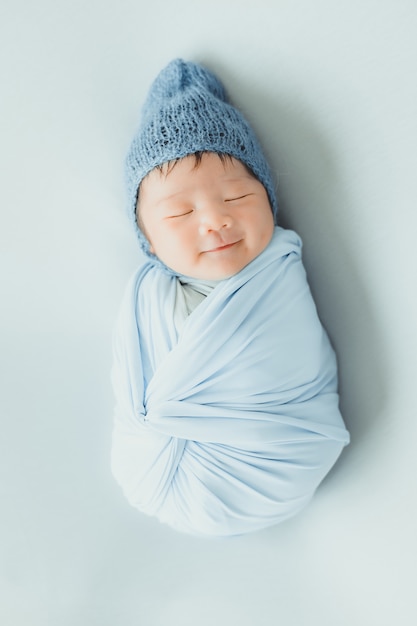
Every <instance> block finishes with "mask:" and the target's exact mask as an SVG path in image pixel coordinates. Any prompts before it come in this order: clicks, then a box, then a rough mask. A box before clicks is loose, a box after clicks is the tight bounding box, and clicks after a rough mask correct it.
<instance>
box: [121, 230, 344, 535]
mask: <svg viewBox="0 0 417 626" xmlns="http://www.w3.org/2000/svg"><path fill="white" fill-rule="evenodd" d="M176 280H177V279H176V277H175V276H170V275H168V274H166V273H164V272H161V271H160V270H159V269H158V268H155V267H154V266H153V265H152V263H151V262H149V263H146V264H145V265H144V266H142V267H141V268H140V269H139V270H138V271H137V272H136V273H135V275H134V276H133V278H132V279H131V281H130V283H129V285H128V288H127V290H126V294H125V297H124V300H123V302H122V306H121V310H120V314H119V318H118V322H117V324H116V328H115V334H114V366H113V373H112V378H113V385H114V390H115V395H116V399H117V405H116V415H115V424H114V432H113V446H112V469H113V473H114V475H115V477H116V479H117V481H118V482H119V483H120V485H121V486H122V488H123V490H124V493H125V495H126V497H127V498H128V500H129V501H130V503H131V504H132V505H133V506H135V507H137V508H138V509H140V510H141V511H143V512H144V513H147V514H149V515H155V516H157V517H158V518H159V519H160V521H162V522H165V523H167V524H169V525H171V526H172V527H174V528H176V529H177V530H180V531H184V532H189V533H193V534H208V535H234V534H241V533H246V532H250V531H254V530H257V529H260V528H262V527H266V526H269V525H271V524H275V523H277V522H279V521H281V520H284V519H286V518H288V517H290V516H292V515H294V514H295V513H297V512H298V511H299V510H300V509H302V508H303V507H304V506H305V505H306V504H307V503H308V502H309V500H310V499H311V497H312V495H313V493H314V491H315V490H316V488H317V486H318V485H319V483H320V482H321V480H322V479H323V478H324V476H325V475H326V474H327V473H328V471H329V470H330V468H331V467H332V466H333V464H334V463H335V461H336V460H337V458H338V456H339V454H340V452H341V450H342V448H343V446H344V445H346V444H347V443H348V440H349V435H348V433H347V431H346V428H345V426H344V423H343V420H342V417H341V415H340V412H339V409H338V394H337V370H336V360H335V355H334V352H333V349H332V347H331V345H330V342H329V340H328V337H327V335H326V332H325V331H324V329H323V327H322V325H321V323H320V321H319V318H318V316H317V312H316V307H315V305H314V302H313V300H312V296H311V293H310V290H309V287H308V284H307V281H306V276H305V271H304V268H303V265H302V260H301V240H300V238H299V237H298V235H296V233H294V232H293V231H289V230H284V229H282V228H280V227H276V228H275V232H274V236H273V238H272V241H271V243H270V244H269V246H268V247H267V248H266V249H265V250H264V251H263V252H262V254H260V255H259V256H258V257H257V258H256V259H254V260H253V261H252V262H251V263H250V264H249V265H247V266H246V267H245V268H244V269H243V270H242V271H241V272H239V273H238V274H236V275H235V276H233V277H231V278H229V279H226V280H223V281H221V282H220V283H219V284H218V285H217V286H216V287H215V288H214V289H213V291H212V292H211V293H210V294H209V295H208V296H207V297H206V298H205V299H204V301H203V302H202V303H201V304H199V305H198V307H197V308H196V309H195V310H194V312H193V313H192V314H191V315H190V316H189V317H188V319H187V321H186V322H185V324H184V325H183V327H182V330H181V332H180V333H179V334H178V333H177V331H176V328H175V324H174V321H173V311H174V303H175V294H176Z"/></svg>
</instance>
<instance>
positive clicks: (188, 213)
mask: <svg viewBox="0 0 417 626" xmlns="http://www.w3.org/2000/svg"><path fill="white" fill-rule="evenodd" d="M192 212H193V211H192V209H191V210H190V211H185V212H184V213H178V214H177V215H168V219H169V220H170V219H173V218H174V217H185V216H186V215H190V213H192Z"/></svg>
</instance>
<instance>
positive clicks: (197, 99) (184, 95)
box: [126, 59, 277, 258]
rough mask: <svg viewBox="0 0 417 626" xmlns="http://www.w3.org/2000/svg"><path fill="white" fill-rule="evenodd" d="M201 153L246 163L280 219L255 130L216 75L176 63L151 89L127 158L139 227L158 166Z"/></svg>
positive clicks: (131, 206)
mask: <svg viewBox="0 0 417 626" xmlns="http://www.w3.org/2000/svg"><path fill="white" fill-rule="evenodd" d="M196 152H216V153H223V154H229V155H231V156H232V157H235V158H236V159H239V160H240V161H242V162H243V163H244V164H245V165H247V166H248V167H249V168H250V169H251V170H252V172H253V173H254V175H255V176H256V177H257V178H258V180H259V181H260V182H261V183H262V184H263V186H264V187H265V189H266V191H267V194H268V197H269V201H270V204H271V209H272V212H273V214H274V216H276V213H277V199H276V194H275V186H274V182H273V178H272V174H271V170H270V168H269V166H268V163H267V161H266V159H265V156H264V154H263V151H262V148H261V146H260V144H259V142H258V140H257V138H256V136H255V133H254V132H253V130H252V128H251V126H250V125H249V123H248V122H247V121H246V119H245V118H244V117H243V115H242V114H241V112H240V111H239V110H238V109H237V108H236V107H234V106H233V105H231V104H230V102H229V101H228V98H227V95H226V92H225V89H224V87H223V85H222V83H221V82H220V81H219V80H218V78H217V77H216V76H215V75H214V74H212V73H211V72H210V71H209V70H207V69H206V68H204V67H202V66H201V65H198V64H197V63H191V62H185V61H183V60H182V59H175V60H174V61H171V63H169V65H167V66H166V67H165V69H163V70H162V71H161V72H160V74H159V75H158V76H157V78H156V79H155V81H154V83H153V84H152V86H151V88H150V91H149V94H148V97H147V99H146V101H145V104H144V106H143V110H142V118H141V123H140V126H139V129H138V131H137V133H136V135H135V137H134V139H133V141H132V143H131V146H130V150H129V153H128V155H127V159H126V181H127V191H128V212H129V217H130V218H131V219H132V221H133V222H134V223H135V224H136V216H135V211H136V203H137V195H138V189H139V185H140V183H141V181H142V180H143V178H144V177H145V176H146V175H147V174H148V173H149V172H150V171H151V170H153V169H154V168H155V167H156V166H158V165H162V164H163V163H166V162H168V161H172V160H174V159H178V158H182V157H185V156H187V155H190V154H194V153H196ZM136 230H137V234H138V237H139V241H140V243H141V247H142V249H143V250H144V252H145V253H146V254H148V256H151V257H153V255H151V253H150V252H149V244H148V242H147V240H146V238H145V237H144V235H143V233H142V232H141V231H140V229H138V228H137V226H136ZM153 258H154V257H153Z"/></svg>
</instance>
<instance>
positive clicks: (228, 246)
mask: <svg viewBox="0 0 417 626" xmlns="http://www.w3.org/2000/svg"><path fill="white" fill-rule="evenodd" d="M240 241H241V239H238V240H237V241H232V242H231V243H225V244H222V245H221V246H217V247H216V248H211V249H210V250H205V252H222V251H223V250H229V248H233V246H235V245H236V244H238V243H240Z"/></svg>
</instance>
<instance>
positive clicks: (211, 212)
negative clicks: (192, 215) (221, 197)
mask: <svg viewBox="0 0 417 626" xmlns="http://www.w3.org/2000/svg"><path fill="white" fill-rule="evenodd" d="M199 217H200V223H199V232H200V235H204V234H205V233H208V232H211V231H213V230H221V229H222V228H228V227H230V225H231V222H232V220H231V217H230V215H229V214H228V212H227V211H226V209H225V207H223V206H220V205H219V204H213V205H207V206H204V208H203V207H201V209H200V210H199Z"/></svg>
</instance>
